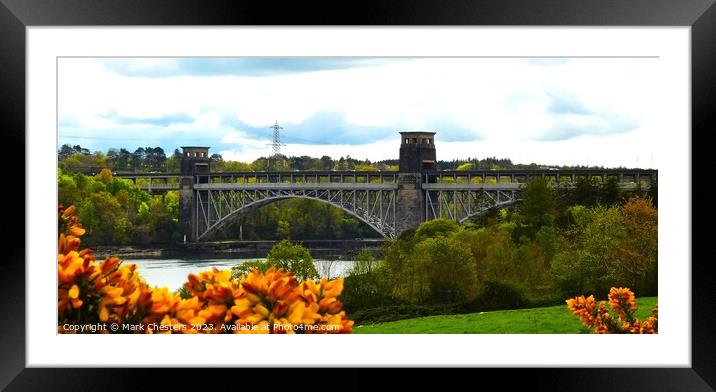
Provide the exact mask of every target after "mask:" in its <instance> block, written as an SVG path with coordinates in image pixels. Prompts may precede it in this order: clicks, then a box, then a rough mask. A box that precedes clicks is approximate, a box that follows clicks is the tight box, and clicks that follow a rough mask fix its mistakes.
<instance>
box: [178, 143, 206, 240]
mask: <svg viewBox="0 0 716 392" xmlns="http://www.w3.org/2000/svg"><path fill="white" fill-rule="evenodd" d="M181 149H182V153H181V183H180V185H179V223H180V224H181V226H182V231H183V232H184V235H186V240H187V241H194V240H195V239H196V232H195V231H196V225H195V224H194V223H195V220H196V219H197V217H196V216H195V214H196V209H195V208H194V207H195V203H196V197H195V194H194V175H195V174H208V173H209V172H210V165H209V163H210V160H209V147H182V148H181Z"/></svg>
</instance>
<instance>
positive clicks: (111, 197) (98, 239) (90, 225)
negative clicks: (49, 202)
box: [57, 169, 183, 245]
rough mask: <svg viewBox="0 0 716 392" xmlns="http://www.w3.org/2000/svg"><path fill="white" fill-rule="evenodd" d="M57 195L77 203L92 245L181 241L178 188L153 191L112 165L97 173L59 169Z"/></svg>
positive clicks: (78, 211)
mask: <svg viewBox="0 0 716 392" xmlns="http://www.w3.org/2000/svg"><path fill="white" fill-rule="evenodd" d="M57 186H58V198H59V203H60V204H62V205H63V206H70V205H75V207H76V210H77V215H78V216H79V218H80V220H81V221H82V225H83V226H84V227H85V229H86V230H87V232H86V236H85V239H84V241H85V242H86V243H88V244H90V245H98V244H99V245H124V244H151V243H163V244H167V243H174V242H179V241H181V240H182V239H183V238H182V235H181V231H180V228H179V223H178V219H177V218H178V216H179V212H178V211H179V195H178V192H176V191H172V192H167V193H166V194H165V195H156V196H153V195H150V194H149V193H147V192H146V191H143V190H141V189H139V188H138V187H137V186H136V185H135V184H133V183H132V182H131V181H128V180H123V179H120V178H115V177H113V176H112V172H111V171H110V170H109V169H104V170H102V171H101V172H100V173H99V174H97V175H95V176H87V175H84V174H82V173H71V172H66V171H64V170H62V169H60V170H59V172H58V175H57Z"/></svg>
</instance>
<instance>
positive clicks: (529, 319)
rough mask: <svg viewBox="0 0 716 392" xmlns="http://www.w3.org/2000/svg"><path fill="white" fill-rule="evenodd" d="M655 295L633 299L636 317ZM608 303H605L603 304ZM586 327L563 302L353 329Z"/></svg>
mask: <svg viewBox="0 0 716 392" xmlns="http://www.w3.org/2000/svg"><path fill="white" fill-rule="evenodd" d="M656 303H657V297H644V298H638V299H637V305H638V307H639V309H638V310H637V318H639V319H642V320H643V319H645V318H647V317H649V314H650V313H651V309H652V308H654V306H656ZM607 306H608V305H607ZM583 331H586V330H584V329H583V327H582V322H581V321H580V320H579V318H577V316H574V315H572V312H571V311H570V310H569V309H567V305H566V304H565V305H562V306H550V307H544V308H532V309H517V310H498V311H494V312H480V313H469V314H455V315H448V316H429V317H420V318H414V319H407V320H399V321H392V322H389V323H380V324H368V325H357V326H354V327H353V333H387V334H391V333H580V332H583Z"/></svg>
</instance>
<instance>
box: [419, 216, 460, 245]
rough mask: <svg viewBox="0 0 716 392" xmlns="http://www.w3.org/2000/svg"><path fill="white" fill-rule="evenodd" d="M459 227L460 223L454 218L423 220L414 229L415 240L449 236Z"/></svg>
mask: <svg viewBox="0 0 716 392" xmlns="http://www.w3.org/2000/svg"><path fill="white" fill-rule="evenodd" d="M459 229H460V225H459V224H458V223H457V222H455V221H454V220H450V219H447V218H438V219H433V220H429V221H427V222H424V223H422V224H420V226H418V229H417V230H416V231H415V240H416V241H422V240H424V239H427V238H436V237H449V236H450V234H452V233H455V232H456V231H458V230H459Z"/></svg>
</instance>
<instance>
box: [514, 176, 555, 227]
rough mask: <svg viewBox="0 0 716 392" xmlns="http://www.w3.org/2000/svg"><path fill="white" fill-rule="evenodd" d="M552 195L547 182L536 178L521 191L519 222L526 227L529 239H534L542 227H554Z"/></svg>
mask: <svg viewBox="0 0 716 392" xmlns="http://www.w3.org/2000/svg"><path fill="white" fill-rule="evenodd" d="M555 206H556V203H555V201H554V193H553V192H552V187H551V186H550V185H549V183H548V182H547V180H545V179H544V178H541V177H537V178H535V179H534V180H532V181H531V182H530V183H529V184H527V186H526V187H525V189H524V190H523V191H522V204H520V206H519V220H518V221H519V222H520V223H521V224H522V225H524V226H526V231H525V232H526V234H527V235H528V237H529V238H532V239H533V238H535V235H536V234H537V232H538V231H539V230H540V229H541V228H542V227H543V226H547V227H551V226H554V221H555Z"/></svg>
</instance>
